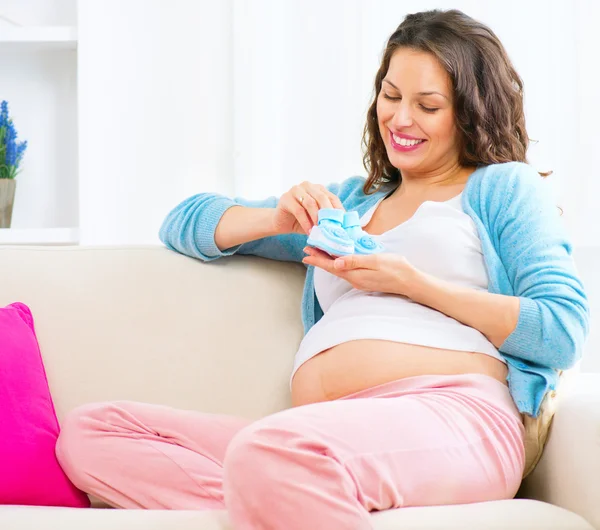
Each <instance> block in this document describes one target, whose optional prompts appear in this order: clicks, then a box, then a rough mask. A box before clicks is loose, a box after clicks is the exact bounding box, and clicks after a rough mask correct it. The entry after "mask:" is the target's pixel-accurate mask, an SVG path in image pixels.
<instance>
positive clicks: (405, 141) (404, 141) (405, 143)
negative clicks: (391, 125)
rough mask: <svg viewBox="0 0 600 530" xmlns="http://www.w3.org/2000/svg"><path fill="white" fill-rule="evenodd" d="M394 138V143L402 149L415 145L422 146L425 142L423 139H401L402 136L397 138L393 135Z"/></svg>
mask: <svg viewBox="0 0 600 530" xmlns="http://www.w3.org/2000/svg"><path fill="white" fill-rule="evenodd" d="M392 138H393V139H394V142H396V143H397V144H398V145H401V146H402V147H411V146H413V145H418V144H422V143H423V142H424V141H425V140H423V139H408V138H401V137H400V136H396V135H395V134H394V133H392Z"/></svg>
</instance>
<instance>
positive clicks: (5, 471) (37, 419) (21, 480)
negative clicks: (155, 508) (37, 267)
mask: <svg viewBox="0 0 600 530" xmlns="http://www.w3.org/2000/svg"><path fill="white" fill-rule="evenodd" d="M58 432H59V427H58V420H57V419H56V413H55V411H54V405H53V403H52V397H51V396H50V389H49V388H48V380H47V379H46V372H45V370H44V364H43V362H42V357H41V355H40V349H39V346H38V341H37V337H36V334H35V329H34V326H33V317H32V315H31V311H30V310H29V308H28V307H27V306H26V305H25V304H21V303H19V302H16V303H14V304H10V305H8V306H6V307H4V308H1V307H0V504H26V505H38V506H70V507H77V508H84V507H88V506H89V505H90V503H89V499H88V497H87V495H85V493H83V492H82V491H80V490H78V489H77V488H76V487H75V486H74V485H73V484H72V483H71V482H70V481H69V479H68V478H67V476H66V475H65V474H64V472H63V470H62V469H61V467H60V466H59V464H58V461H57V459H56V456H55V454H54V448H55V446H56V439H57V438H58Z"/></svg>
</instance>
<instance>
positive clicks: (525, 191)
mask: <svg viewBox="0 0 600 530" xmlns="http://www.w3.org/2000/svg"><path fill="white" fill-rule="evenodd" d="M364 183H365V179H364V178H363V177H351V178H349V179H347V180H345V181H343V182H342V183H336V184H331V185H329V186H327V188H328V189H329V190H330V191H331V192H333V193H335V194H336V195H337V196H338V197H339V198H340V200H341V202H342V204H343V206H344V208H345V209H346V210H347V211H350V210H356V211H357V212H358V213H359V215H361V216H362V215H363V214H364V213H365V212H366V211H367V210H368V209H369V208H370V207H371V206H373V205H374V204H375V203H376V202H377V200H379V199H380V198H381V197H382V196H384V195H385V194H387V193H389V192H390V191H391V190H392V189H393V187H394V186H395V184H394V185H392V184H391V183H390V184H386V185H384V186H383V187H382V188H381V189H380V190H378V191H377V192H375V193H374V194H371V195H365V194H364V193H363V185H364ZM277 203H278V198H277V197H269V198H268V199H265V200H258V201H251V200H245V199H242V198H233V199H231V198H228V197H225V196H222V195H218V194H215V193H200V194H197V195H194V196H192V197H189V198H188V199H186V200H184V201H183V202H181V203H180V204H179V205H177V206H176V207H175V208H174V209H173V210H172V211H171V212H170V213H169V214H168V215H167V217H166V219H165V220H164V222H163V224H162V226H161V228H160V232H159V237H160V239H161V241H162V242H163V243H164V244H165V245H166V246H167V247H168V248H169V249H171V250H175V251H177V252H180V253H182V254H185V255H187V256H192V257H195V258H198V259H201V260H203V261H211V260H214V259H217V258H220V257H222V256H230V255H232V254H235V253H238V254H252V255H256V256H262V257H264V258H269V259H275V260H280V261H295V262H301V261H302V258H303V257H304V255H305V254H304V252H303V248H304V247H305V245H306V235H304V234H284V235H278V236H270V237H265V238H262V239H258V240H255V241H251V242H248V243H244V244H242V245H238V246H235V247H232V248H229V249H226V250H224V251H220V250H219V248H218V247H217V246H216V244H215V240H214V234H215V229H216V227H217V224H218V223H219V221H220V219H221V217H222V215H223V214H224V213H225V211H226V210H227V209H228V208H230V207H232V206H236V205H240V206H247V207H253V208H274V207H276V205H277ZM462 206H463V209H464V211H465V212H466V213H467V214H468V215H469V216H470V217H471V218H472V219H473V221H474V222H475V225H476V227H477V230H478V233H479V237H480V238H481V243H482V249H483V254H484V258H485V263H486V267H487V271H488V276H489V287H488V290H489V292H490V293H499V294H504V295H510V296H518V297H519V299H520V313H519V319H518V323H517V326H516V328H515V330H514V331H513V332H512V333H511V334H510V335H509V337H508V338H507V339H506V340H505V342H504V343H503V344H502V345H501V346H500V348H499V351H500V353H501V354H502V355H503V357H504V358H505V359H506V361H507V365H508V369H509V371H508V378H507V381H508V383H509V388H510V392H511V395H512V397H513V399H514V401H515V403H516V405H517V407H518V409H519V411H520V412H523V413H527V414H529V415H531V416H533V417H537V416H538V414H539V410H540V405H541V403H542V400H543V398H544V396H545V395H546V393H547V392H549V391H551V390H555V389H556V385H557V382H558V375H559V370H565V369H568V368H570V367H572V366H573V365H574V364H575V362H577V361H578V360H579V359H580V357H581V355H582V349H583V344H584V341H585V338H586V336H587V334H588V329H589V320H588V319H589V306H588V300H587V297H586V294H585V292H584V289H583V285H582V283H581V281H580V279H579V277H578V275H577V272H576V269H575V265H574V262H573V259H572V256H571V254H572V246H571V243H570V241H569V239H568V237H567V234H566V231H565V228H564V225H563V223H562V219H561V218H560V215H559V210H558V208H557V207H556V205H555V204H554V203H553V201H552V200H551V197H550V194H549V193H548V191H547V189H546V187H545V186H544V185H542V178H541V177H540V176H539V174H538V173H537V172H536V171H535V170H534V169H533V168H532V167H531V166H529V165H527V164H523V163H519V162H509V163H505V164H494V165H490V166H480V167H478V168H477V169H476V170H475V171H474V172H473V173H472V174H471V175H470V177H469V180H468V181H467V184H466V186H465V188H464V191H463V195H462ZM313 273H314V267H313V266H308V270H307V274H306V281H305V284H304V292H303V297H302V322H303V324H304V333H307V332H308V330H309V329H310V328H311V327H312V326H313V325H314V324H315V323H316V322H317V321H318V320H319V319H320V318H321V317H322V316H323V311H322V309H321V307H320V305H319V302H318V300H317V297H316V295H315V289H314V283H313Z"/></svg>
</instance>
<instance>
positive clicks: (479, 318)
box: [406, 270, 520, 348]
mask: <svg viewBox="0 0 600 530" xmlns="http://www.w3.org/2000/svg"><path fill="white" fill-rule="evenodd" d="M406 295H407V296H408V297H409V298H411V299H412V300H414V301H415V302H417V303H419V304H422V305H426V306H429V307H431V308H433V309H437V310H438V311H440V312H442V313H444V314H445V315H448V316H449V317H452V318H454V319H455V320H458V321H459V322H462V323H463V324H465V325H467V326H470V327H472V328H475V329H476V330H478V331H480V332H481V333H482V334H483V335H485V337H486V338H487V339H488V340H489V341H490V342H491V343H492V344H493V345H494V346H495V347H496V348H500V346H501V345H502V344H503V343H504V341H505V340H506V339H507V338H508V336H509V335H510V334H511V333H512V332H513V331H514V330H515V328H516V326H517V322H518V320H519V309H520V303H519V298H518V297H516V296H506V295H502V294H492V293H488V292H487V291H479V290H476V289H471V288H469V287H461V286H458V285H456V284H453V283H451V282H448V281H446V280H441V279H439V278H436V277H435V276H432V275H431V274H427V273H425V272H422V271H419V270H416V271H415V276H414V280H413V281H412V282H411V283H410V288H409V291H408V292H407V293H406Z"/></svg>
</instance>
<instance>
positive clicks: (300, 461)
mask: <svg viewBox="0 0 600 530" xmlns="http://www.w3.org/2000/svg"><path fill="white" fill-rule="evenodd" d="M523 436H524V428H523V424H522V422H521V418H520V415H519V413H518V411H517V409H516V407H515V405H514V402H513V400H512V398H511V396H510V394H509V391H508V388H507V387H506V386H505V385H503V384H501V383H499V382H498V381H496V380H495V379H493V378H491V377H488V376H485V375H480V374H467V375H444V376H429V375H426V376H417V377H410V378H406V379H402V380H399V381H393V382H391V383H385V384H383V385H379V386H377V387H374V388H370V389H368V390H364V391H361V392H357V393H355V394H352V395H349V396H345V397H344V398H342V399H338V400H335V401H327V402H322V403H314V404H310V405H305V406H302V407H295V408H291V409H287V410H284V411H281V412H278V413H275V414H272V415H270V416H267V417H265V418H262V419H260V420H258V421H254V422H251V421H249V420H246V419H241V418H236V417H233V416H225V415H215V414H206V413H201V412H195V411H184V410H176V409H172V408H168V407H164V406H159V405H148V404H142V403H136V402H114V403H100V404H91V405H86V406H83V407H80V408H78V409H75V410H74V411H73V412H72V413H71V414H69V415H68V416H67V418H66V419H65V421H64V423H63V426H62V432H61V434H60V437H59V439H58V443H57V448H56V450H57V456H58V459H59V462H60V464H61V466H62V467H63V469H64V470H65V472H66V473H67V475H68V476H69V477H70V479H71V480H72V481H73V482H74V483H75V485H77V486H78V487H79V488H81V489H82V490H84V491H86V492H87V493H90V494H93V495H95V496H96V497H98V498H100V499H102V500H104V501H105V502H107V503H109V504H110V505H112V506H115V507H121V508H154V509H160V508H170V509H190V510H208V509H225V508H226V509H227V510H228V514H229V519H230V521H231V523H232V524H233V526H234V528H236V529H237V530H250V529H252V530H254V529H282V528H285V529H287V530H295V529H306V528H331V529H334V528H335V529H336V530H346V529H347V530H361V529H368V528H372V524H371V522H370V516H369V511H372V510H385V509H388V508H398V507H405V506H426V505H435V504H463V503H473V502H480V501H488V500H494V499H508V498H512V497H513V496H514V495H515V493H516V492H517V489H518V487H519V485H520V482H521V476H522V473H523V466H524V459H525V455H524V442H523Z"/></svg>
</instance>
